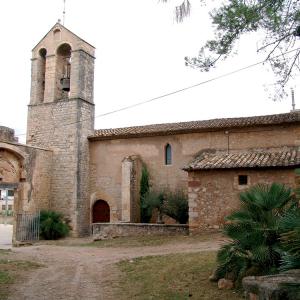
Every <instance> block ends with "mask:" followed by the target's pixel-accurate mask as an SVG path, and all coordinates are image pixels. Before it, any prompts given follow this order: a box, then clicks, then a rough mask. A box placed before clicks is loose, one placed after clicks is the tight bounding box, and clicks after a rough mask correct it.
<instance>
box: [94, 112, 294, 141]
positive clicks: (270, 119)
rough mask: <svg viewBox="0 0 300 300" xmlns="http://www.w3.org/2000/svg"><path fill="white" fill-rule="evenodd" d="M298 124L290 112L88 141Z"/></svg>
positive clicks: (100, 133) (157, 127)
mask: <svg viewBox="0 0 300 300" xmlns="http://www.w3.org/2000/svg"><path fill="white" fill-rule="evenodd" d="M296 122H300V113H299V112H291V113H285V114H276V115H266V116H254V117H242V118H225V119H212V120H202V121H190V122H180V123H165V124H152V125H145V126H132V127H123V128H110V129H99V130H95V132H94V134H93V135H91V136H89V139H90V140H101V139H115V138H130V137H140V136H156V135H173V134H179V133H189V132H201V131H208V130H218V129H225V128H237V127H248V126H255V125H256V126H257V125H258V126H266V125H279V124H286V123H296Z"/></svg>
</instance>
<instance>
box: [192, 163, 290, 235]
mask: <svg viewBox="0 0 300 300" xmlns="http://www.w3.org/2000/svg"><path fill="white" fill-rule="evenodd" d="M239 175H246V176H248V184H245V185H239V182H238V177H239ZM273 182H279V183H283V184H286V185H287V186H289V187H293V188H294V187H295V172H294V169H262V170H260V169H237V170H205V171H194V172H189V174H188V194H189V225H190V231H191V232H197V231H203V230H207V229H219V228H221V227H222V225H224V222H225V221H224V217H225V216H227V215H228V214H230V213H231V212H232V211H233V210H235V209H238V208H239V206H240V201H239V194H240V193H241V192H242V191H245V190H246V189H248V188H249V187H251V186H253V185H256V184H271V183H273Z"/></svg>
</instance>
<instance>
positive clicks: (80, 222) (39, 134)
mask: <svg viewBox="0 0 300 300" xmlns="http://www.w3.org/2000/svg"><path fill="white" fill-rule="evenodd" d="M93 118H94V106H93V105H92V104H90V103H88V102H85V101H82V100H80V99H73V100H63V101H59V102H53V103H44V104H39V105H29V108H28V122H27V143H28V144H30V145H34V146H42V147H46V148H48V149H52V151H53V167H52V173H51V209H54V210H57V211H60V212H62V213H63V214H64V215H65V217H67V218H68V219H69V220H70V222H71V223H70V225H71V226H72V229H73V231H74V234H83V233H85V232H87V231H88V226H89V201H88V198H89V197H88V194H89V192H88V187H89V184H88V180H89V179H88V175H89V170H88V168H89V149H88V146H89V145H88V140H87V136H88V135H90V134H91V133H92V132H93Z"/></svg>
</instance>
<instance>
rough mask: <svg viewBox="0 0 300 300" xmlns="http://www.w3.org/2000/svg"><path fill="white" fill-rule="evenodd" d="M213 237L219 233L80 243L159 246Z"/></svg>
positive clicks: (153, 236) (121, 238)
mask: <svg viewBox="0 0 300 300" xmlns="http://www.w3.org/2000/svg"><path fill="white" fill-rule="evenodd" d="M214 237H215V238H220V237H221V234H220V233H210V234H201V235H200V234H199V235H192V236H188V235H173V236H172V235H169V236H161V235H149V236H138V237H137V236H129V237H118V238H115V239H109V240H102V241H95V242H89V243H85V244H81V246H88V247H99V248H102V247H124V248H126V247H144V246H160V245H164V244H172V243H180V242H182V243H186V244H189V243H198V242H205V241H209V240H212V239H214Z"/></svg>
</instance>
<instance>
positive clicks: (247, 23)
mask: <svg viewBox="0 0 300 300" xmlns="http://www.w3.org/2000/svg"><path fill="white" fill-rule="evenodd" d="M162 1H163V2H167V1H168V0H162ZM169 1H170V0H169ZM199 1H202V0H199ZM190 8H191V4H190V2H189V0H184V1H183V3H182V4H181V5H180V6H178V7H176V9H175V13H176V20H177V21H178V22H182V20H183V19H184V17H186V16H188V15H189V13H190ZM210 15H211V18H212V23H213V25H214V26H215V28H216V29H215V38H214V39H213V40H209V41H207V42H206V44H205V45H204V46H203V47H202V48H201V49H200V51H199V55H198V57H192V58H191V57H186V58H185V62H186V65H187V66H191V67H194V68H199V69H200V70H201V71H209V70H210V69H212V68H214V67H215V66H216V63H217V62H218V61H220V60H222V59H226V58H227V57H228V55H229V54H231V53H234V50H235V44H236V42H237V41H238V40H239V39H240V37H241V36H242V35H244V34H246V33H249V32H258V31H261V30H262V31H263V32H264V36H265V38H264V39H263V42H262V44H261V45H260V46H259V48H258V50H257V52H261V51H265V52H266V57H265V61H266V62H268V63H269V64H270V65H271V68H272V70H273V72H274V74H275V75H276V82H275V87H276V89H275V96H276V98H277V97H279V98H281V97H283V96H284V95H286V92H285V89H286V86H287V83H288V82H289V80H290V79H291V78H293V77H294V76H295V75H297V74H299V71H300V61H299V57H300V47H299V46H300V45H296V42H297V41H298V42H299V41H300V2H299V0H228V1H226V2H225V3H223V4H221V6H220V7H219V8H218V9H216V10H214V11H212V12H211V14H210ZM299 44H300V43H299Z"/></svg>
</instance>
